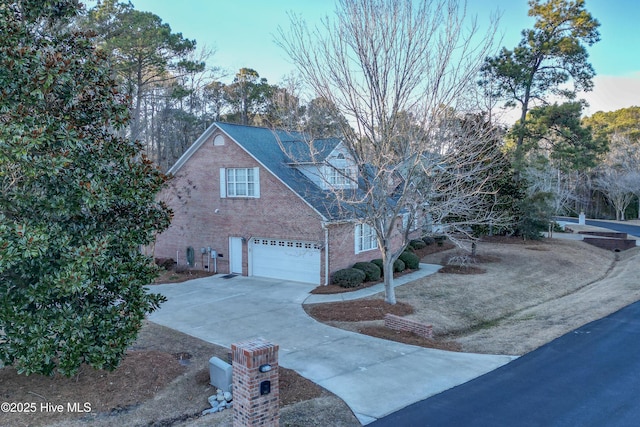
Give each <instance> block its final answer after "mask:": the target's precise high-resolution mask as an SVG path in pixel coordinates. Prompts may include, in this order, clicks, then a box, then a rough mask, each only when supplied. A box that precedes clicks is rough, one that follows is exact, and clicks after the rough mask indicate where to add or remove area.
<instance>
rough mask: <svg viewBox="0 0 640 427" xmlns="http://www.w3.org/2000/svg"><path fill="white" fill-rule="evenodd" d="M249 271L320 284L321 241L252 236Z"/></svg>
mask: <svg viewBox="0 0 640 427" xmlns="http://www.w3.org/2000/svg"><path fill="white" fill-rule="evenodd" d="M249 259H250V262H249V275H251V276H261V277H269V278H272V279H282V280H291V281H295V282H305V283H314V284H317V285H319V284H320V245H318V244H317V243H314V242H304V241H297V240H281V239H270V238H252V239H251V240H250V242H249Z"/></svg>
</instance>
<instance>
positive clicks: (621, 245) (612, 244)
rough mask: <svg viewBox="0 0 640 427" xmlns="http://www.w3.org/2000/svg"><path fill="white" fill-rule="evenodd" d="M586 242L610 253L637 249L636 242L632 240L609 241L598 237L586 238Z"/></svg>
mask: <svg viewBox="0 0 640 427" xmlns="http://www.w3.org/2000/svg"><path fill="white" fill-rule="evenodd" d="M584 242H585V243H588V244H590V245H593V246H597V247H599V248H601V249H607V250H610V251H618V252H619V251H626V250H627V249H631V248H635V247H636V241H635V240H631V239H608V238H598V237H585V238H584Z"/></svg>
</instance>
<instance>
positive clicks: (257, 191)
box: [253, 167, 260, 199]
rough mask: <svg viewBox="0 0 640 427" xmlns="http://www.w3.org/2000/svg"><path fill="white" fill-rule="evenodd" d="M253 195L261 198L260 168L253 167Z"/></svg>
mask: <svg viewBox="0 0 640 427" xmlns="http://www.w3.org/2000/svg"><path fill="white" fill-rule="evenodd" d="M253 181H254V184H253V197H255V198H256V199H258V198H260V168H258V167H255V168H253Z"/></svg>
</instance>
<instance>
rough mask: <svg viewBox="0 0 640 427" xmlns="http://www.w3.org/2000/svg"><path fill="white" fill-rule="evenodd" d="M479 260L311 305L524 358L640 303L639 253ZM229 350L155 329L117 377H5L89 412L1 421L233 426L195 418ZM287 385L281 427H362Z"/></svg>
mask: <svg viewBox="0 0 640 427" xmlns="http://www.w3.org/2000/svg"><path fill="white" fill-rule="evenodd" d="M447 248H450V246H445V247H441V248H440V249H447ZM430 250H434V248H430V249H429V251H430ZM455 254H456V253H455V249H447V250H445V251H444V252H438V253H433V254H429V255H426V256H424V258H423V262H427V263H436V264H437V263H441V262H443V261H446V259H448V258H450V257H451V256H452V255H455ZM478 255H479V256H478V257H477V259H478V262H477V263H475V264H472V265H471V269H469V268H466V267H463V268H461V269H460V268H451V269H447V270H444V271H449V272H448V273H447V272H445V273H438V274H434V275H431V276H428V277H425V278H423V279H420V280H418V281H415V282H413V283H410V284H406V285H403V286H400V287H398V288H396V296H397V298H398V301H399V302H400V303H401V304H398V305H397V306H396V307H389V305H388V304H385V303H384V302H383V296H382V295H378V296H375V297H372V298H368V299H365V300H359V301H353V302H345V303H336V304H319V305H315V306H306V307H305V309H306V310H307V311H308V312H309V313H311V314H312V315H314V316H315V317H316V318H322V321H324V322H326V323H329V324H332V325H334V326H338V327H342V328H345V329H348V330H353V331H358V332H361V333H366V334H369V335H373V336H378V337H381V338H386V339H393V340H397V341H401V342H406V343H408V344H413V345H423V346H427V347H435V348H441V349H445V350H452V351H469V352H478V353H494V354H514V355H519V354H524V353H526V352H528V351H531V350H533V349H535V348H537V347H539V346H540V345H543V344H545V343H547V342H549V341H551V340H553V339H554V338H556V337H558V336H560V335H562V334H564V333H566V332H569V331H571V330H572V329H574V328H577V327H579V326H581V325H583V324H585V323H588V322H589V321H592V320H595V319H598V318H601V317H604V316H606V315H608V314H610V313H613V312H614V311H616V310H618V309H620V308H622V307H624V306H625V305H628V304H630V303H633V302H635V301H637V300H639V299H640V274H639V273H638V267H639V266H640V248H635V249H632V250H629V251H626V252H622V253H613V252H609V251H605V250H602V249H598V248H595V247H593V246H589V245H587V244H585V243H583V242H578V241H565V240H555V239H552V240H544V241H542V242H523V241H521V240H507V241H501V242H498V243H496V242H493V243H488V242H487V243H481V244H480V245H479V247H478ZM460 273H466V274H460ZM188 277H191V276H188ZM165 279H169V280H174V279H175V280H179V279H180V278H175V277H174V278H168V277H167V278H165ZM386 312H396V313H397V314H399V315H404V316H407V317H409V318H412V319H415V320H418V321H421V322H426V323H429V324H432V325H433V328H434V333H435V339H434V340H425V339H423V338H420V337H416V336H415V335H413V334H410V333H398V332H396V331H390V330H388V329H386V328H384V327H383V326H382V324H383V322H382V320H380V319H382V317H383V315H384V313H386ZM227 354H228V349H225V348H223V347H219V346H215V345H213V344H209V343H206V342H204V341H201V340H198V339H195V338H193V337H189V336H187V335H184V334H181V333H179V332H176V331H173V330H171V329H168V328H164V327H161V326H158V325H154V324H152V323H149V324H147V325H146V326H145V327H144V329H143V330H142V333H141V334H140V336H139V338H138V341H137V342H136V343H135V345H134V346H133V347H132V349H131V354H130V356H129V357H128V358H127V359H125V361H124V362H123V364H122V366H121V367H120V368H119V369H118V370H116V371H115V372H112V373H105V372H99V371H92V370H87V369H85V370H83V371H82V373H81V374H80V376H79V377H74V378H71V379H64V378H48V377H47V378H45V377H39V376H31V377H24V376H17V375H15V371H14V370H13V368H10V367H7V368H4V369H0V384H2V387H0V398H1V399H0V401H14V402H38V404H39V403H40V402H42V401H44V402H47V401H51V402H54V403H65V404H66V402H87V401H88V402H90V403H91V405H92V412H91V413H90V414H84V415H73V414H62V415H51V414H43V413H39V414H30V415H25V414H22V415H17V414H0V425H2V426H4V425H7V426H43V425H55V426H82V425H95V426H111V425H118V426H146V425H154V426H169V425H171V426H191V427H193V426H229V425H231V411H225V412H223V413H222V414H214V415H208V416H205V417H201V416H199V415H200V413H201V411H202V410H203V409H206V408H207V407H208V403H207V396H209V395H210V394H213V393H214V392H215V390H213V387H211V386H210V385H209V384H208V359H209V358H210V357H211V356H218V357H220V358H222V359H225V358H226V357H227ZM281 381H282V387H281V392H280V393H281V394H280V395H281V425H289V426H326V425H332V426H357V425H359V423H358V422H357V420H356V418H355V417H354V416H353V414H352V413H351V411H350V410H349V408H348V407H347V406H346V405H345V404H344V402H342V401H341V400H340V399H338V398H336V397H335V396H333V395H332V394H331V393H329V392H327V391H326V390H323V389H322V388H320V387H318V386H316V385H315V384H313V383H311V382H310V381H308V380H306V379H304V378H302V377H300V376H299V375H297V374H296V373H295V372H292V371H288V370H286V369H282V372H281Z"/></svg>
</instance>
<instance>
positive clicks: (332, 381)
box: [149, 276, 513, 424]
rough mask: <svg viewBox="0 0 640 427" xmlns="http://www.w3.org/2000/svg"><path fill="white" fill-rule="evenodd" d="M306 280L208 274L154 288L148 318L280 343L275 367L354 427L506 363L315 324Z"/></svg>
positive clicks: (216, 337)
mask: <svg viewBox="0 0 640 427" xmlns="http://www.w3.org/2000/svg"><path fill="white" fill-rule="evenodd" d="M313 288H314V286H313V285H308V284H304V283H296V282H286V281H281V280H271V279H258V278H255V277H242V276H237V277H234V278H231V279H223V278H222V277H221V276H213V277H207V278H202V279H196V280H191V281H188V282H184V283H178V284H166V285H156V286H153V287H151V290H152V291H153V292H157V293H161V294H163V295H165V296H166V297H167V299H168V301H167V302H166V303H165V304H163V305H162V308H160V309H159V310H158V311H156V312H155V313H153V314H151V315H150V316H149V320H151V321H152V322H155V323H158V324H160V325H164V326H167V327H169V328H172V329H176V330H178V331H181V332H184V333H186V334H189V335H192V336H194V337H197V338H200V339H202V340H205V341H208V342H211V343H214V344H218V345H222V346H225V347H231V344H232V343H236V342H240V341H245V340H247V339H252V338H256V337H262V338H264V339H266V340H268V341H270V342H273V343H275V344H278V345H279V346H280V358H279V361H280V365H281V366H283V367H285V368H289V369H294V370H296V371H297V372H298V373H300V374H301V375H302V376H304V377H306V378H308V379H310V380H312V381H314V382H315V383H317V384H319V385H320V386H322V387H324V388H326V389H327V390H329V391H331V392H332V393H334V394H336V395H337V396H339V397H340V398H341V399H342V400H344V401H345V402H346V403H347V405H349V407H350V408H351V410H352V411H353V412H354V414H355V415H356V416H357V417H358V419H359V420H360V422H361V423H362V424H368V423H370V422H372V421H375V420H376V419H378V418H381V417H384V416H385V415H388V414H390V413H392V412H395V411H398V410H399V409H401V408H404V407H406V406H408V405H410V404H412V403H414V402H417V401H420V400H423V399H426V398H427V397H429V396H432V395H435V394H437V393H440V392H442V391H444V390H447V389H449V388H451V387H454V386H456V385H459V384H462V383H465V382H467V381H469V380H471V379H473V378H476V377H478V376H480V375H483V374H485V373H486V372H489V371H492V370H494V369H496V368H498V367H500V366H502V365H504V364H505V363H507V362H509V361H511V360H513V357H510V356H492V355H479V354H468V353H453V352H446V351H441V350H433V349H426V348H422V347H416V346H411V345H405V344H400V343H395V342H391V341H386V340H381V339H378V338H373V337H369V336H366V335H360V334H356V333H352V332H348V331H344V330H341V329H337V328H333V327H330V326H327V325H324V324H322V323H319V322H316V321H315V320H313V319H312V318H310V317H309V316H307V314H306V313H305V312H304V310H303V309H302V303H303V301H304V300H305V299H306V298H307V297H308V296H309V291H311V290H312V289H313Z"/></svg>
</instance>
